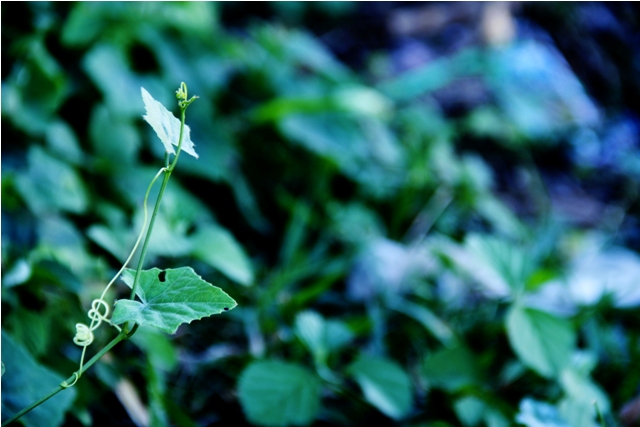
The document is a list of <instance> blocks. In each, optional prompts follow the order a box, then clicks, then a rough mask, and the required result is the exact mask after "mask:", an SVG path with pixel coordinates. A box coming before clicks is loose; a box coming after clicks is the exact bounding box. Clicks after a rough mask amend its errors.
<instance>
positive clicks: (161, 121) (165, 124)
mask: <svg viewBox="0 0 640 427" xmlns="http://www.w3.org/2000/svg"><path fill="white" fill-rule="evenodd" d="M140 91H141V92H142V100H143V101H144V108H145V110H146V111H147V114H145V115H144V116H142V117H144V119H145V120H146V121H147V123H149V124H150V125H151V127H152V128H153V130H154V131H155V132H156V134H157V135H158V138H160V141H162V144H163V145H164V149H165V150H166V151H167V153H169V154H175V150H174V149H173V147H172V144H173V145H175V146H176V147H177V146H178V142H179V139H180V120H178V119H177V118H176V117H175V116H174V115H173V114H171V112H170V111H169V110H167V109H166V108H165V107H164V105H162V104H161V103H160V102H158V101H156V100H155V99H153V97H152V96H151V95H150V94H149V92H147V91H146V90H145V88H143V87H141V88H140ZM182 149H183V150H184V151H185V153H187V154H190V155H192V156H193V157H195V158H196V159H197V158H198V155H197V154H196V152H195V150H194V147H193V142H192V141H191V130H190V129H189V126H187V125H184V135H183V141H182Z"/></svg>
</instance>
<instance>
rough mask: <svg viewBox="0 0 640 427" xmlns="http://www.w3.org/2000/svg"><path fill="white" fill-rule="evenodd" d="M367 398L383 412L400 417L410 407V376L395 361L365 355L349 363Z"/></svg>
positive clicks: (405, 413) (352, 373)
mask: <svg viewBox="0 0 640 427" xmlns="http://www.w3.org/2000/svg"><path fill="white" fill-rule="evenodd" d="M349 374H350V375H351V376H352V377H353V378H354V379H355V380H356V381H357V382H358V384H360V388H362V392H363V393H364V396H365V398H366V399H367V400H368V401H369V403H371V404H372V405H374V406H375V407H376V408H378V409H379V410H380V411H381V412H382V413H384V414H386V415H388V416H389V417H391V418H393V419H400V418H402V417H404V416H405V415H407V414H408V413H409V411H410V410H411V404H412V396H411V380H410V379H409V376H408V375H407V373H406V372H405V371H404V370H403V369H402V368H401V367H400V366H399V365H398V364H397V363H395V362H392V361H391V360H388V359H385V358H377V357H368V356H363V357H361V358H360V359H358V360H357V361H356V362H355V363H353V364H352V365H351V366H350V367H349Z"/></svg>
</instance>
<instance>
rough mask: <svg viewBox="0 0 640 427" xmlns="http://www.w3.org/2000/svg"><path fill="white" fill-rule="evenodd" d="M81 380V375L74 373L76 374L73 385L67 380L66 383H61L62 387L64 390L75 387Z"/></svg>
mask: <svg viewBox="0 0 640 427" xmlns="http://www.w3.org/2000/svg"><path fill="white" fill-rule="evenodd" d="M79 379H80V374H79V373H77V372H74V373H73V381H72V382H71V383H68V382H67V381H66V380H65V381H62V382H61V383H60V385H61V386H62V387H63V388H69V387H73V386H74V385H76V383H77V382H78V380H79Z"/></svg>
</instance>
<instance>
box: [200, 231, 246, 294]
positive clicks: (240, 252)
mask: <svg viewBox="0 0 640 427" xmlns="http://www.w3.org/2000/svg"><path fill="white" fill-rule="evenodd" d="M192 242H193V256H195V257H196V258H198V259H200V260H202V261H204V262H206V263H207V264H209V265H211V266H213V267H215V268H217V269H218V270H220V271H221V272H222V273H223V274H224V275H225V276H227V277H229V278H230V279H231V280H234V281H236V282H238V283H240V284H242V285H245V286H248V285H251V284H252V283H253V267H252V266H251V261H250V260H249V257H248V256H247V255H246V253H245V251H244V249H243V248H242V246H240V244H239V243H238V242H237V241H236V239H235V238H234V237H233V235H232V234H231V233H229V232H228V231H227V230H225V229H224V228H222V227H219V226H217V225H215V224H206V225H204V226H201V227H200V228H199V229H198V231H197V232H196V233H195V235H194V236H193V240H192Z"/></svg>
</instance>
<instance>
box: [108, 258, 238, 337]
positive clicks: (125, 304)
mask: <svg viewBox="0 0 640 427" xmlns="http://www.w3.org/2000/svg"><path fill="white" fill-rule="evenodd" d="M134 277H135V270H131V269H127V270H125V271H124V272H123V273H122V280H123V281H124V282H125V283H126V284H127V285H128V286H129V287H132V285H133V279H134ZM136 294H137V296H138V297H139V298H140V300H141V302H139V301H132V300H119V301H117V302H116V305H115V309H114V311H113V317H112V318H111V321H112V322H113V323H115V324H121V323H124V322H127V321H133V322H135V323H137V324H139V325H149V326H153V327H156V328H158V329H160V330H161V331H164V332H167V333H169V334H173V333H175V332H176V330H177V329H178V326H180V325H181V324H183V323H191V322H192V321H193V320H198V319H202V318H203V317H207V316H211V315H212V314H219V313H221V312H223V311H227V310H231V309H232V308H234V307H235V306H236V305H237V304H236V302H235V301H234V300H233V298H231V297H230V296H229V295H227V294H226V293H225V292H224V291H223V290H222V289H220V288H218V287H215V286H213V285H211V284H210V283H207V282H205V281H204V280H202V278H201V277H200V276H198V275H197V274H196V273H195V271H193V269H192V268H191V267H181V268H176V269H167V270H164V271H163V270H160V269H159V268H152V269H151V270H145V271H142V272H141V273H140V281H139V283H138V287H137V289H136Z"/></svg>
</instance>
